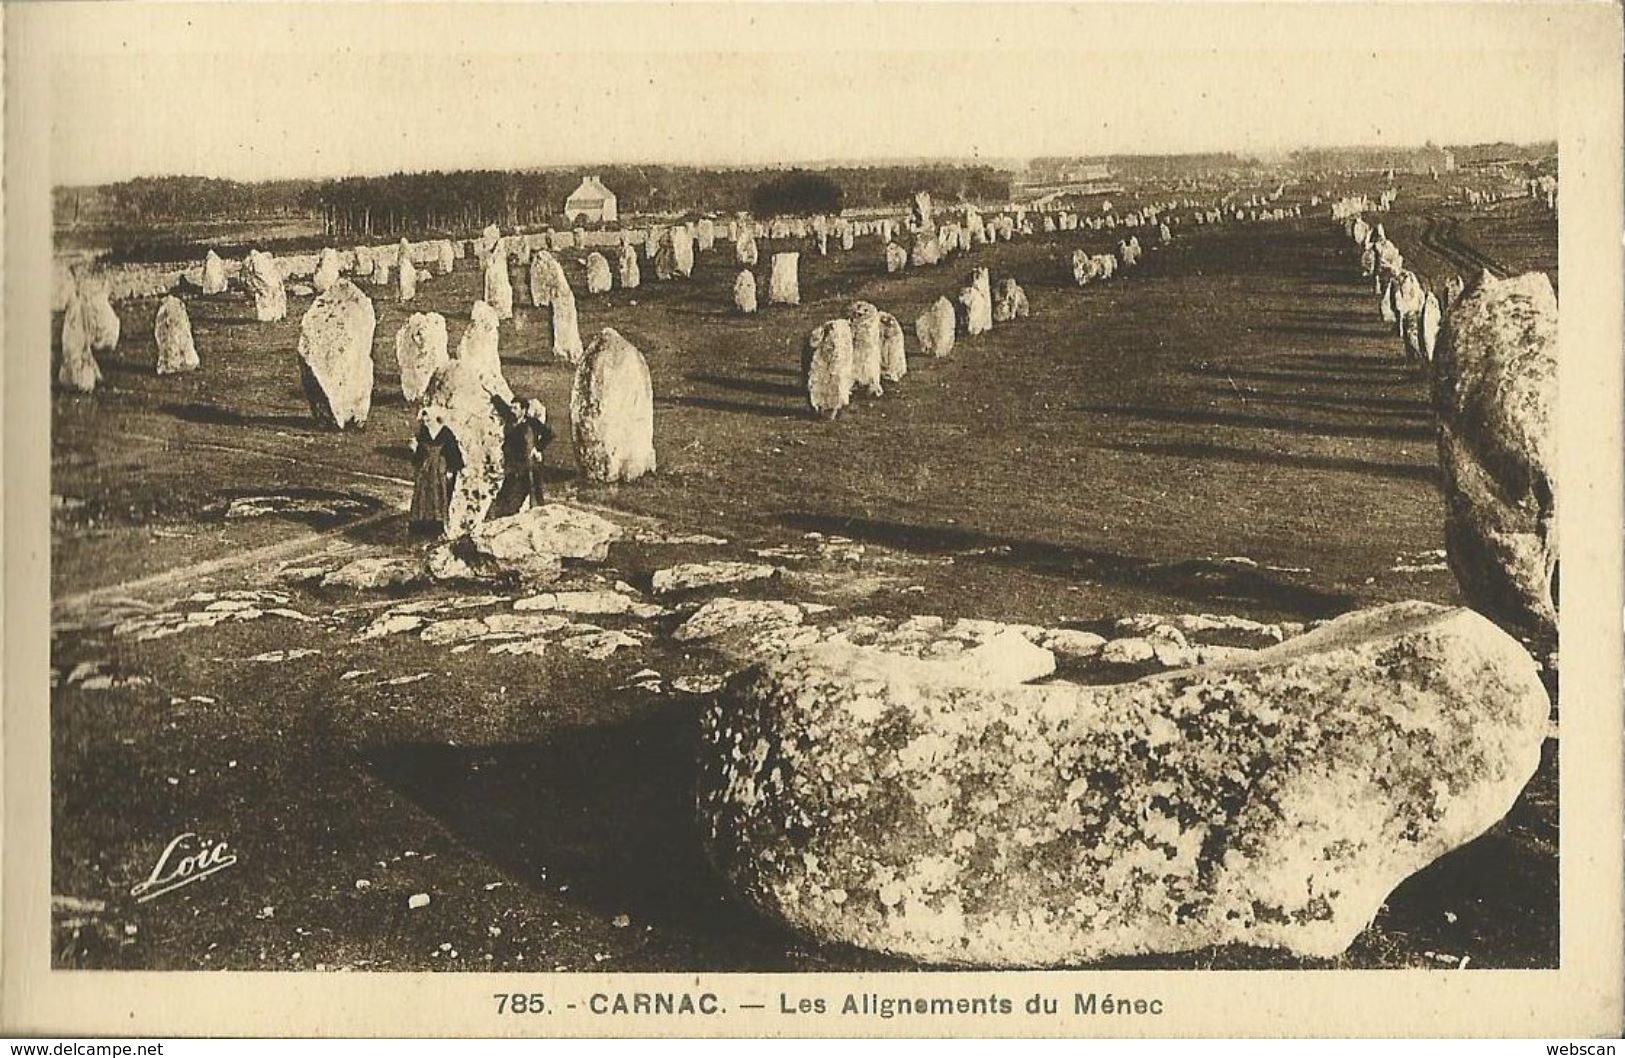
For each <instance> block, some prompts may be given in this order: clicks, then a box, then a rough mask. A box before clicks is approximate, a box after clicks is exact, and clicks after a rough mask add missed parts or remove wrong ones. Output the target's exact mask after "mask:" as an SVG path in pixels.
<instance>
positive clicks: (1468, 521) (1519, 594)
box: [1433, 272, 1557, 644]
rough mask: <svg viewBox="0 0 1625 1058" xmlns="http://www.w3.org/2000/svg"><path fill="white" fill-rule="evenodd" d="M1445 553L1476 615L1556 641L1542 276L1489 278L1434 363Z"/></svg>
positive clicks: (1548, 334)
mask: <svg viewBox="0 0 1625 1058" xmlns="http://www.w3.org/2000/svg"><path fill="white" fill-rule="evenodd" d="M1433 379H1434V403H1435V405H1436V406H1437V409H1438V413H1439V466H1440V470H1441V471H1442V473H1443V478H1444V482H1443V484H1444V495H1445V545H1446V549H1447V551H1448V553H1449V560H1450V569H1451V571H1452V572H1454V573H1455V575H1456V580H1457V582H1458V583H1459V584H1460V585H1461V590H1462V594H1463V595H1464V596H1465V597H1466V599H1467V601H1468V602H1469V603H1470V604H1471V605H1472V606H1473V607H1475V608H1476V609H1478V610H1481V611H1483V612H1484V613H1486V614H1489V615H1491V616H1493V617H1496V618H1498V619H1500V620H1502V621H1505V622H1507V623H1509V624H1511V625H1513V626H1515V627H1517V628H1519V629H1520V630H1523V631H1525V632H1528V633H1531V634H1536V635H1539V636H1540V637H1541V638H1542V640H1543V641H1544V642H1546V643H1548V644H1549V643H1551V642H1553V641H1554V640H1555V637H1556V635H1557V591H1556V586H1557V504H1556V497H1555V495H1554V488H1555V485H1556V475H1557V295H1556V294H1555V293H1554V292H1553V291H1552V284H1551V281H1550V280H1549V279H1547V278H1546V275H1545V274H1544V273H1541V272H1529V273H1525V274H1524V275H1521V276H1517V277H1516V278H1513V279H1506V280H1498V279H1496V278H1494V277H1493V276H1491V275H1489V274H1488V273H1486V274H1485V275H1484V276H1483V277H1482V278H1481V279H1480V280H1479V281H1478V283H1477V285H1476V286H1475V287H1473V288H1472V289H1471V290H1469V291H1467V293H1465V294H1463V295H1462V297H1461V299H1460V300H1459V301H1457V302H1456V304H1455V305H1454V307H1452V308H1451V310H1450V312H1449V314H1448V316H1446V318H1445V322H1444V327H1443V328H1442V329H1441V331H1440V333H1439V345H1438V349H1437V354H1436V358H1435V361H1434V372H1433Z"/></svg>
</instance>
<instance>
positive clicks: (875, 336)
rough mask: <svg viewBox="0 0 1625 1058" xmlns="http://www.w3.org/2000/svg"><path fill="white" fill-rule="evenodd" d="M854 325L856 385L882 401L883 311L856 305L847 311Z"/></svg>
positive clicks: (854, 376) (854, 374)
mask: <svg viewBox="0 0 1625 1058" xmlns="http://www.w3.org/2000/svg"><path fill="white" fill-rule="evenodd" d="M846 318H847V321H848V322H850V323H851V324H852V385H853V386H854V388H856V389H859V390H861V391H862V392H863V393H864V394H865V395H867V396H870V397H879V396H881V395H882V394H883V393H884V391H883V390H882V389H881V386H880V310H879V309H877V308H875V307H874V306H873V305H871V304H870V303H869V302H867V301H854V302H853V303H852V304H851V305H850V306H848V308H847V312H846Z"/></svg>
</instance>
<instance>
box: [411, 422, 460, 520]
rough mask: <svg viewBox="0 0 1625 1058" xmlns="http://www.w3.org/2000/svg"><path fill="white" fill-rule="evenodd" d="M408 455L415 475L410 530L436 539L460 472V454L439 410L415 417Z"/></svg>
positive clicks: (453, 436)
mask: <svg viewBox="0 0 1625 1058" xmlns="http://www.w3.org/2000/svg"><path fill="white" fill-rule="evenodd" d="M412 451H413V454H414V455H415V457H416V461H417V473H416V475H415V479H414V484H413V488H412V510H411V513H410V515H409V516H408V517H409V519H410V523H411V528H412V531H413V532H414V533H419V534H422V535H425V536H439V535H440V534H442V533H444V532H445V531H446V517H447V514H448V512H449V511H450V509H451V494H452V491H453V490H454V489H455V488H456V487H457V475H458V473H459V472H460V471H461V470H462V469H463V451H462V449H461V448H460V447H459V446H458V444H457V436H456V435H455V434H453V433H452V432H451V429H450V428H449V427H448V426H447V425H446V420H445V415H444V413H443V412H441V411H440V410H439V409H437V408H424V409H423V411H422V412H421V413H420V414H419V415H418V432H417V436H416V437H415V438H413V440H412Z"/></svg>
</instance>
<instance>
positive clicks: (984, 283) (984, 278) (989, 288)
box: [970, 268, 993, 331]
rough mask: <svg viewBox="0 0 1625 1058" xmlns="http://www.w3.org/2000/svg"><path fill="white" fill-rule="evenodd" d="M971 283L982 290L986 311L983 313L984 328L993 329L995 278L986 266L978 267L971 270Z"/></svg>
mask: <svg viewBox="0 0 1625 1058" xmlns="http://www.w3.org/2000/svg"><path fill="white" fill-rule="evenodd" d="M970 280H971V285H972V286H974V287H975V288H976V289H977V290H979V291H981V292H982V304H983V305H984V306H985V307H986V311H985V312H984V313H983V314H982V324H983V330H989V331H990V330H992V329H993V280H992V277H991V276H989V275H988V271H987V269H985V268H978V269H975V270H974V271H972V272H971V276H970Z"/></svg>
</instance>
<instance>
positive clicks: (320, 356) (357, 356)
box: [299, 266, 410, 429]
mask: <svg viewBox="0 0 1625 1058" xmlns="http://www.w3.org/2000/svg"><path fill="white" fill-rule="evenodd" d="M408 267H410V266H408ZM377 325H378V317H377V315H376V314H375V313H374V312H373V307H372V299H371V298H369V297H367V295H365V294H363V293H362V292H361V290H360V288H359V287H357V286H356V285H355V284H354V283H352V282H350V281H349V280H348V279H341V280H339V281H338V282H337V283H334V284H333V285H332V286H331V287H329V288H328V289H327V293H325V294H322V295H321V296H320V297H318V298H317V299H316V300H315V301H313V302H311V303H310V308H309V309H308V310H307V311H306V312H305V316H304V318H303V319H302V320H300V321H299V376H300V379H301V380H302V381H303V383H304V387H305V398H306V399H307V400H309V401H310V412H311V414H312V415H314V416H315V417H316V421H317V422H319V423H324V424H326V425H329V426H337V427H339V428H340V429H342V428H344V427H346V426H351V425H354V426H365V425H367V415H368V413H369V412H370V411H371V410H372V335H373V331H374V330H375V329H376V328H377Z"/></svg>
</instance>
